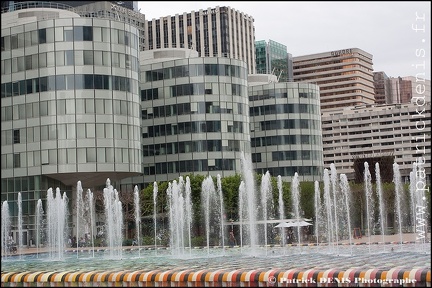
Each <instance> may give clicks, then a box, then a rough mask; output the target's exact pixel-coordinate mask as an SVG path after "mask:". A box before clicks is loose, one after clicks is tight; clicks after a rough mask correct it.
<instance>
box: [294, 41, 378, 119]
mask: <svg viewBox="0 0 432 288" xmlns="http://www.w3.org/2000/svg"><path fill="white" fill-rule="evenodd" d="M293 66H294V68H293V71H294V81H300V82H310V83H316V84H317V85H318V86H319V87H320V95H321V96H320V97H321V110H323V111H325V110H340V109H341V108H343V107H349V106H357V105H363V104H373V103H375V97H374V81H373V75H372V70H373V68H372V55H371V54H369V53H367V52H365V51H363V50H361V49H358V48H350V49H342V50H337V51H330V52H324V53H317V54H310V55H304V56H297V57H293Z"/></svg>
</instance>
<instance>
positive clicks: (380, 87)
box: [373, 71, 392, 105]
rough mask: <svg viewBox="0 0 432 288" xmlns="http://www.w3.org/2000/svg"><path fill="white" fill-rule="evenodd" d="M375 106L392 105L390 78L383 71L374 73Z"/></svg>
mask: <svg viewBox="0 0 432 288" xmlns="http://www.w3.org/2000/svg"><path fill="white" fill-rule="evenodd" d="M373 79H374V89H375V104H378V105H381V104H391V103H392V101H391V97H392V94H391V84H390V81H389V79H390V78H389V77H388V76H387V74H386V73H385V72H383V71H379V72H373Z"/></svg>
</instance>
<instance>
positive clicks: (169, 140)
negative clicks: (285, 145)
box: [122, 57, 250, 186]
mask: <svg viewBox="0 0 432 288" xmlns="http://www.w3.org/2000/svg"><path fill="white" fill-rule="evenodd" d="M141 81H142V84H141V100H142V102H141V106H142V114H141V116H142V137H143V149H142V150H143V155H142V156H143V166H144V168H143V172H144V173H143V174H144V175H143V176H142V178H140V179H138V178H136V177H134V178H133V179H130V181H131V182H130V183H143V186H145V185H147V184H149V183H153V182H154V181H171V180H172V179H175V178H178V177H179V175H181V174H186V173H201V174H204V175H209V174H211V175H213V176H217V174H220V175H221V176H222V177H223V176H228V175H234V174H235V173H236V171H240V158H241V157H240V151H250V134H249V115H248V111H249V104H248V103H249V102H248V98H247V66H246V63H245V62H243V61H239V60H235V59H229V58H223V57H217V58H216V57H214V58H202V57H199V58H187V59H179V60H174V61H165V62H161V63H154V64H149V65H142V66H141ZM122 183H125V181H122Z"/></svg>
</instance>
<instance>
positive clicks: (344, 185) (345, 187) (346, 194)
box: [340, 174, 352, 255]
mask: <svg viewBox="0 0 432 288" xmlns="http://www.w3.org/2000/svg"><path fill="white" fill-rule="evenodd" d="M340 188H341V191H342V196H343V198H344V199H345V209H346V217H347V218H346V223H347V228H348V234H349V245H350V247H351V248H352V246H351V244H352V235H351V231H352V230H351V214H350V202H351V201H350V196H351V191H350V188H349V183H348V178H347V176H346V175H345V174H341V175H340ZM350 254H351V255H352V249H351V253H350Z"/></svg>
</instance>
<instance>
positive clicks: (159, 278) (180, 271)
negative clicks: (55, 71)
mask: <svg viewBox="0 0 432 288" xmlns="http://www.w3.org/2000/svg"><path fill="white" fill-rule="evenodd" d="M244 166H247V164H245V165H244ZM394 169H395V172H396V173H395V174H396V176H395V178H394V179H395V182H397V180H396V179H398V176H397V172H398V171H397V166H394ZM245 170H247V168H246V167H245ZM329 172H330V171H329V170H328V169H325V170H324V179H323V180H324V183H323V184H324V185H323V191H322V193H323V194H322V195H323V198H322V199H323V201H321V196H320V195H321V191H319V183H318V182H315V186H314V189H315V191H314V192H315V198H314V199H311V201H312V202H313V203H314V206H315V225H316V226H315V234H316V236H317V239H316V243H314V242H315V241H313V242H308V243H304V244H301V245H300V240H301V238H300V237H299V243H297V244H296V245H288V246H287V245H285V243H284V242H283V241H284V240H283V239H282V245H275V246H268V245H266V244H268V243H267V242H266V238H265V237H264V238H262V237H258V234H260V233H261V234H260V235H264V236H267V232H266V230H265V229H264V232H263V231H259V229H257V225H261V223H262V222H263V223H267V224H265V225H270V224H268V223H274V222H271V221H273V220H272V219H271V218H272V216H270V215H271V212H270V211H271V210H272V209H270V210H268V209H265V210H266V211H267V212H265V211H264V207H266V206H271V204H270V200H269V199H267V196H268V194H269V190H270V188H269V186H268V185H269V183H270V180H269V177H268V175H267V173H266V174H264V175H263V177H262V181H261V186H260V193H258V194H257V195H256V196H257V197H256V199H255V200H256V202H257V203H259V205H257V204H256V203H255V206H251V204H250V203H253V202H252V201H251V200H250V199H249V197H250V196H254V195H255V194H253V193H252V192H250V191H248V190H247V187H251V186H253V185H254V184H253V185H251V184H248V183H247V182H246V181H245V180H246V179H249V180H247V181H251V179H252V180H253V177H251V176H244V175H242V176H243V178H242V181H241V183H240V186H239V205H240V206H239V217H240V219H239V229H240V231H241V232H240V234H241V235H242V230H245V231H246V233H245V235H242V236H244V237H240V241H243V239H244V240H245V242H246V245H242V244H241V245H240V246H239V247H233V248H230V249H226V250H225V249H224V242H223V238H224V237H225V236H224V235H225V234H223V230H224V229H222V227H226V226H222V225H223V224H225V225H226V224H227V223H226V220H225V218H223V215H224V213H223V210H222V209H221V206H218V205H219V204H222V203H223V201H222V199H223V198H222V197H221V195H222V188H223V187H222V184H221V181H220V177H219V176H218V178H217V187H216V188H215V185H214V184H215V183H214V181H213V179H212V178H211V177H207V178H205V179H204V181H203V183H202V189H201V193H202V195H201V196H202V200H201V203H202V205H203V208H204V206H205V208H206V209H207V210H206V214H207V215H208V216H206V222H207V221H209V222H210V221H215V222H214V223H215V225H207V224H206V225H205V226H206V230H205V231H204V230H203V231H204V233H205V234H206V235H208V234H210V235H211V236H210V237H209V236H207V239H216V240H217V238H218V237H219V241H220V242H219V243H221V246H222V247H220V246H219V245H210V244H211V243H210V242H209V241H208V240H207V243H206V245H204V246H205V248H206V249H201V248H203V247H194V248H192V247H191V240H190V239H191V238H190V237H191V236H190V232H191V231H192V230H193V228H194V227H192V221H191V219H192V217H191V215H192V212H191V211H192V210H191V207H192V205H191V202H190V199H191V187H190V181H189V178H188V177H187V178H186V182H184V181H183V178H182V177H180V178H179V180H178V182H177V181H176V180H174V181H173V182H172V183H168V189H167V191H166V193H167V196H168V197H167V203H166V204H167V206H168V208H169V214H168V221H169V227H170V233H171V237H170V247H164V248H163V249H158V253H157V254H155V253H153V249H156V243H155V247H154V248H153V246H152V245H151V246H149V247H145V248H144V249H142V251H141V252H137V251H136V249H130V248H127V247H119V246H116V245H117V242H116V241H115V238H113V239H112V240H110V239H111V235H116V237H118V238H122V234H117V233H118V231H121V226H120V225H119V222H118V221H117V219H121V218H122V217H123V216H122V211H121V202H120V201H119V199H118V193H117V191H116V190H115V189H114V188H113V187H112V186H111V185H110V181H109V179H108V180H107V188H105V189H104V204H105V214H106V215H105V216H106V218H107V220H106V232H107V233H106V235H105V236H106V238H107V240H108V241H107V242H108V243H107V244H109V246H107V247H108V249H107V248H106V247H101V248H98V249H97V250H96V251H95V249H93V251H94V253H95V254H94V257H93V258H87V259H86V258H85V257H76V255H75V250H74V249H66V250H65V249H62V250H63V252H64V255H63V256H62V257H61V258H59V259H53V258H51V257H49V256H50V255H47V254H50V253H46V252H45V253H43V254H40V257H39V258H36V257H34V256H33V255H32V254H28V255H23V260H24V261H16V260H17V259H15V258H17V257H7V258H4V257H3V258H2V280H1V281H2V287H9V286H17V285H16V284H19V283H17V282H20V281H23V282H29V284H30V282H31V283H33V284H38V285H39V284H40V283H41V282H42V281H48V282H54V281H57V282H56V283H58V284H64V286H84V285H87V286H93V285H100V286H143V285H147V286H170V285H171V286H228V284H229V285H231V286H245V287H248V286H253V285H255V286H281V285H282V286H285V285H286V283H303V284H304V285H303V286H308V285H309V283H313V282H316V283H322V285H323V286H325V285H328V284H329V282H328V281H330V280H329V279H332V281H333V282H334V281H342V280H344V281H348V280H349V281H351V283H353V284H354V285H356V286H367V285H369V284H370V283H377V282H376V281H382V282H379V283H384V282H387V283H390V284H391V283H394V282H397V283H401V284H404V286H407V285H408V286H409V285H412V283H414V284H415V286H428V285H430V284H431V283H430V282H431V281H430V276H427V275H430V273H431V272H430V270H431V269H430V267H431V265H430V247H429V246H428V244H429V243H424V245H423V246H422V247H421V248H422V249H421V251H417V249H413V247H414V245H422V243H414V242H412V243H411V242H409V241H408V242H407V241H405V242H404V243H403V245H401V246H400V247H401V248H402V249H398V250H399V251H395V250H394V247H398V246H399V245H400V244H402V241H398V243H393V242H390V243H389V242H387V244H386V246H387V247H388V249H386V250H387V251H383V249H382V245H381V244H373V245H368V246H366V245H355V244H365V243H363V242H361V241H362V240H361V239H356V240H353V239H351V233H350V231H351V226H350V225H351V217H352V215H351V212H350V207H351V205H353V204H352V203H350V201H351V200H350V198H349V197H348V195H350V194H351V193H350V189H349V185H348V181H347V178H346V175H345V174H341V175H339V177H337V176H338V175H337V173H335V172H336V171H335V169H334V168H333V173H332V175H330V173H329ZM377 173H379V172H377ZM377 179H378V178H377ZM291 184H292V185H293V186H292V188H291V191H292V193H293V194H292V200H293V202H294V203H297V205H295V204H294V206H293V209H292V210H293V211H294V214H295V217H296V218H298V217H301V216H302V212H301V209H300V207H296V206H299V205H298V204H299V203H300V201H299V199H300V195H301V191H300V189H299V181H298V174H297V173H296V174H295V175H294V177H293V181H292V183H291ZM395 184H398V185H400V183H395ZM398 185H395V187H396V186H398ZM277 187H278V190H279V193H278V199H279V200H278V201H279V207H278V210H279V211H278V212H279V220H282V219H284V217H285V216H284V209H283V207H284V205H283V199H284V198H283V190H282V180H281V177H280V176H278V179H277ZM50 189H51V188H50ZM377 189H379V188H378V187H377ZM398 189H402V188H401V187H400V186H398ZM263 190H266V191H267V192H265V193H264V192H263ZM135 191H136V189H134V195H135ZM155 191H156V192H155ZM365 192H366V191H365ZM90 193H91V191H90V190H88V192H87V195H88V196H87V197H86V198H87V200H88V202H89V203H91V204H89V207H90V208H91V207H93V205H94V204H93V201H92V200H90V199H92V194H90ZM47 194H48V195H47V200H48V202H47V204H48V205H47V208H48V209H47V215H46V217H47V219H48V222H49V225H48V230H47V232H48V235H53V236H54V235H57V236H58V235H59V234H61V233H60V232H59V231H61V230H62V228H61V227H56V226H55V225H53V224H57V223H53V221H52V220H50V219H52V216H51V215H52V213H53V212H54V211H61V209H60V210H57V209H53V207H61V206H63V205H64V204H65V203H67V198H66V197H65V194H63V198H62V197H61V194H60V191H59V189H56V197H55V198H54V196H53V195H52V189H51V191H50V190H49V191H48V193H47ZM155 195H156V196H157V186H156V185H155V184H154V189H153V197H154V198H153V201H154V202H156V200H157V197H156V196H155ZM263 198H266V199H267V200H264V199H263ZM134 199H135V198H134ZM335 199H336V200H335ZM413 201H414V200H413ZM136 202H137V201H135V202H134V203H136ZM38 203H39V201H38ZM54 203H56V205H54ZM57 203H58V204H59V205H57ZM153 204H154V207H157V204H155V203H153ZM264 204H266V205H264ZM337 205H339V207H337V209H336V208H335V206H337ZM7 206H8V203H7V202H3V205H2V220H3V221H2V241H3V239H4V237H5V236H4V235H6V234H7V233H8V231H7V229H9V228H8V226H9V225H6V226H4V225H5V224H4V223H6V222H5V221H4V220H5V218H8V217H7V216H6V210H8V209H7V208H6V207H7ZM38 206H39V205H38ZM258 206H261V207H260V208H258ZM64 207H65V206H64ZM222 207H223V205H222ZM395 207H396V208H397V207H399V206H398V205H397V204H396V205H395ZM39 208H40V209H41V208H42V207H41V206H40V207H37V208H36V209H37V211H40V212H38V213H37V215H39V216H38V217H43V211H41V210H38V209H39ZM250 208H254V209H250ZM267 208H268V207H267ZM387 208H388V207H387ZM388 209H389V208H388ZM251 210H252V212H251ZM410 210H411V209H410ZM154 211H155V212H156V209H155V208H154ZM92 213H93V212H91V213H90V214H91V215H92ZM135 213H136V211H135ZM266 213H267V214H266ZM400 213H402V212H400ZM251 214H254V217H251V216H250V215H251ZM56 215H58V216H61V215H67V211H65V210H63V212H62V213H59V212H58V214H56ZM135 215H136V214H135ZM211 215H213V216H211ZM265 215H267V216H265ZM203 216H204V214H203ZM154 217H155V219H156V213H154ZM261 217H262V218H261ZM58 219H60V217H58ZM398 219H399V218H398ZM380 220H381V218H380ZM37 221H40V219H38V220H37ZM266 221H267V222H266ZM274 221H277V220H274ZM58 222H62V221H58ZM91 222H92V223H93V220H91ZM221 222H225V223H221ZM39 223H40V222H39ZM251 223H254V224H253V225H251ZM335 223H338V225H339V226H340V227H337V226H336V225H335ZM398 224H399V223H398ZM24 225H25V223H24ZM373 225H374V223H373V220H372V219H371V226H373ZM60 226H61V225H60ZM64 226H66V225H64ZM92 226H93V225H92ZM110 226H111V227H110ZM154 226H155V227H154V230H155V236H156V235H157V234H156V222H155V224H154ZM381 226H384V225H383V224H381ZM208 227H209V228H208ZM219 227H221V228H219ZM119 228H120V230H119ZM212 229H214V230H212ZM51 230H53V231H56V232H54V233H53V231H51ZM218 230H220V231H218ZM338 230H342V231H338ZM63 231H64V229H63ZM250 231H252V232H253V231H256V232H254V233H255V235H251V233H250ZM258 231H259V232H258ZM320 231H321V232H323V236H321V237H320V240H319V241H318V236H319V235H320V234H319V233H320ZM347 231H348V234H347V235H345V234H343V233H342V234H340V235H338V233H339V232H345V233H346V232H347ZM63 233H64V232H63ZM92 233H93V232H92ZM138 234H139V233H138ZM348 235H349V237H348ZM397 236H399V235H397ZM404 236H405V235H404ZM138 237H140V235H138ZM254 237H256V238H254ZM61 238H62V237H58V240H57V238H56V241H59V242H61V241H62V240H61ZM52 241H53V240H49V242H50V243H51V242H52ZM37 242H38V240H37ZM354 242H355V243H354ZM213 243H214V242H213ZM369 243H370V244H372V241H370V240H369ZM214 244H217V243H214ZM63 245H64V244H63ZM247 245H250V246H249V247H248V249H247V250H248V251H247V252H248V253H244V251H246V250H244V248H245V247H246V246H247ZM37 246H38V245H37ZM243 246H244V247H243ZM296 246H300V247H296ZM111 247H112V249H111ZM210 247H211V248H210ZM325 247H329V248H332V249H330V250H326V249H323V248H325ZM297 248H300V249H302V253H300V254H299V253H292V252H295V251H297ZM419 248H420V246H419ZM187 249H188V250H189V251H188V252H189V253H188V254H186V253H184V252H185V250H187ZM54 250H55V251H56V253H59V251H58V247H55V249H54ZM111 250H118V251H120V253H119V254H117V255H112V253H111ZM70 251H72V252H73V253H70ZM286 251H288V252H289V257H284V256H283V255H284V254H285V252H286ZM368 251H369V253H368ZM249 252H250V253H249ZM267 252H268V253H267ZM79 253H80V256H82V255H83V254H82V253H85V252H83V251H79ZM137 254H138V255H140V257H136V255H137ZM114 256H115V257H114ZM210 256H211V257H210ZM228 257H229V258H228ZM120 259H121V260H120ZM227 259H229V261H227ZM53 260H55V266H53V268H52V269H51V270H52V271H51V272H50V271H47V269H46V266H47V261H53ZM113 260H114V261H113ZM95 267H97V268H95ZM138 267H139V268H138ZM142 267H145V268H142ZM264 267H269V268H264ZM41 271H44V272H41ZM335 271H338V274H333V273H335ZM21 273H24V274H21ZM23 275H25V277H23ZM360 275H362V276H360ZM336 278H337V279H338V280H334V279H336ZM43 279H44V280H43ZM289 281H291V282H289ZM293 281H298V282H293ZM302 281H303V282H302ZM307 281H311V282H307ZM373 281H375V282H373ZM402 281H403V282H402ZM35 282H37V283H35ZM76 282H79V283H76ZM276 282H278V283H277V285H276ZM26 284H27V283H26ZM315 285H316V284H315ZM385 285H387V286H389V285H388V284H383V286H385Z"/></svg>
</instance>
